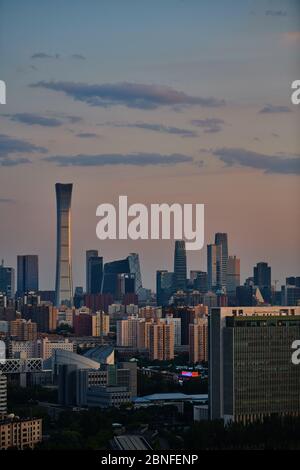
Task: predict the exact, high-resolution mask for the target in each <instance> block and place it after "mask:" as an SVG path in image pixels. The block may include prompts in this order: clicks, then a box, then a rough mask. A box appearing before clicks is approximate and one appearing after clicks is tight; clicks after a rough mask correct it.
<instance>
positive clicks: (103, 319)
mask: <svg viewBox="0 0 300 470" xmlns="http://www.w3.org/2000/svg"><path fill="white" fill-rule="evenodd" d="M108 333H109V315H107V314H106V313H104V312H103V310H101V311H98V312H96V313H95V314H93V315H92V336H107V335H108Z"/></svg>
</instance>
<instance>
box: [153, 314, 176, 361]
mask: <svg viewBox="0 0 300 470" xmlns="http://www.w3.org/2000/svg"><path fill="white" fill-rule="evenodd" d="M146 330H148V333H146V335H147V334H148V337H149V358H150V360H151V361H154V360H158V361H169V360H172V359H174V335H175V331H174V330H175V327H174V323H169V324H167V323H165V322H160V321H159V320H158V321H157V322H155V323H154V322H153V323H146Z"/></svg>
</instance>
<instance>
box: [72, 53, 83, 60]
mask: <svg viewBox="0 0 300 470" xmlns="http://www.w3.org/2000/svg"><path fill="white" fill-rule="evenodd" d="M71 59H75V60H86V57H85V56H84V55H82V54H72V55H71Z"/></svg>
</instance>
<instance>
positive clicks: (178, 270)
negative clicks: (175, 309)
mask: <svg viewBox="0 0 300 470" xmlns="http://www.w3.org/2000/svg"><path fill="white" fill-rule="evenodd" d="M186 277H187V270H186V250H185V241H184V240H176V241H175V251H174V284H175V289H176V290H184V289H185V288H186Z"/></svg>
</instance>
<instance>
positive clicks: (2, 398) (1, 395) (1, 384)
mask: <svg viewBox="0 0 300 470" xmlns="http://www.w3.org/2000/svg"><path fill="white" fill-rule="evenodd" d="M6 414H7V378H6V375H4V374H3V373H2V372H1V371H0V420H1V417H2V416H4V415H6ZM0 440H1V434H0Z"/></svg>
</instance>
